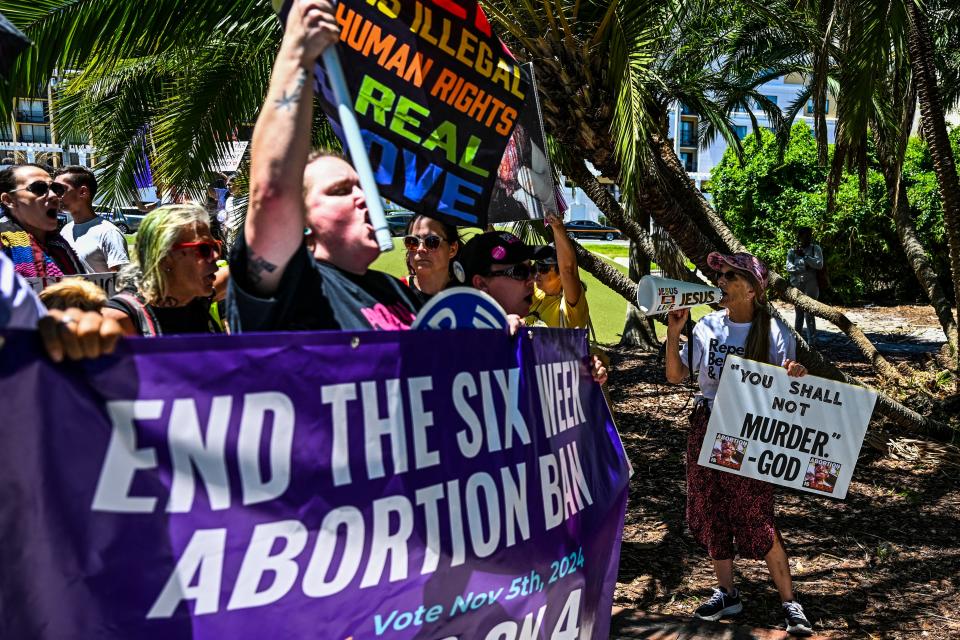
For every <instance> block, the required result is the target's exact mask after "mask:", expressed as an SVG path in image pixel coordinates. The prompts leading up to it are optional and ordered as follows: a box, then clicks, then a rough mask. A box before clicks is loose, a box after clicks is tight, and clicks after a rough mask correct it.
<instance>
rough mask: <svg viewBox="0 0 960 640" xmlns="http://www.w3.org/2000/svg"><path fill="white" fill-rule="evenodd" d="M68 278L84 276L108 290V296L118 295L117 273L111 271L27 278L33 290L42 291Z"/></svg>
mask: <svg viewBox="0 0 960 640" xmlns="http://www.w3.org/2000/svg"><path fill="white" fill-rule="evenodd" d="M66 278H83V279H84V280H88V281H90V282H92V283H93V284H95V285H97V286H98V287H100V288H101V289H103V290H104V292H106V294H107V297H108V298H112V297H113V296H115V295H117V274H116V273H113V272H110V273H84V274H80V275H75V276H61V277H57V278H26V281H27V282H28V283H29V284H30V286H31V287H33V290H34V291H36V292H37V293H40V292H41V291H43V290H44V289H46V288H47V287H49V286H50V285H52V284H56V283H58V282H60V281H61V280H64V279H66Z"/></svg>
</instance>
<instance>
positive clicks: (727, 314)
mask: <svg viewBox="0 0 960 640" xmlns="http://www.w3.org/2000/svg"><path fill="white" fill-rule="evenodd" d="M707 264H708V265H709V266H710V268H711V269H713V270H714V271H715V272H716V280H717V286H718V287H720V290H721V291H722V292H723V294H722V296H721V297H720V302H719V305H720V307H721V309H720V310H719V311H715V312H713V313H711V314H709V315H706V316H704V317H703V318H701V319H700V321H699V322H698V323H697V324H696V326H695V327H694V329H693V336H692V340H691V341H690V343H688V344H684V346H683V349H681V348H680V332H681V330H682V329H683V326H684V325H685V324H686V322H687V316H688V313H689V311H688V310H687V309H682V310H678V311H672V312H670V318H669V323H668V328H667V349H666V367H667V380H669V381H670V382H673V383H677V382H681V381H683V380H684V378H686V377H687V376H689V375H690V373H691V371H690V369H689V368H688V367H687V366H686V365H685V364H684V363H685V362H688V361H689V362H690V363H691V365H692V369H693V371H694V372H695V373H697V381H698V383H699V386H700V395H698V397H697V401H696V403H695V405H694V410H693V413H692V414H691V416H690V432H689V435H688V439H687V524H688V525H689V526H690V530H691V532H692V533H693V535H694V537H695V538H696V539H697V541H698V542H700V543H701V544H702V545H703V546H705V547H706V549H707V552H708V554H709V555H710V558H711V560H712V561H713V568H714V572H715V573H716V575H717V582H718V583H719V586H718V588H716V589H714V593H713V596H712V597H711V598H710V599H709V600H707V602H705V603H703V604H702V605H700V607H698V608H697V610H696V612H695V613H694V615H695V616H696V617H698V618H704V619H707V620H719V619H720V618H723V617H725V616H732V615H736V614H738V613H740V612H741V611H742V610H743V605H742V604H741V601H740V593H739V592H738V590H737V589H736V588H734V586H733V558H734V556H735V555H737V554H739V555H740V556H741V557H743V558H752V559H761V558H762V559H764V560H765V561H766V563H767V568H768V569H769V570H770V576H771V578H772V579H773V582H774V584H775V585H776V587H777V591H778V592H779V594H780V599H781V601H782V608H783V617H784V619H785V622H786V627H787V631H788V632H789V633H791V634H793V635H810V634H811V633H812V632H813V629H812V626H811V624H810V622H809V621H808V620H807V618H806V615H805V614H804V612H803V607H801V606H800V603H798V602H797V601H796V600H795V598H794V593H793V581H792V579H791V576H790V565H789V563H788V561H787V553H786V551H785V550H784V547H783V539H782V538H781V536H780V531H779V530H778V529H777V527H776V524H775V523H774V486H773V485H772V484H769V483H766V482H760V481H759V480H753V479H751V478H745V477H743V476H739V475H734V474H730V473H724V472H722V471H718V470H714V469H708V468H706V467H702V466H700V465H698V464H697V458H698V457H699V454H700V446H701V443H702V442H703V438H704V436H705V434H706V430H707V423H708V422H709V420H710V411H711V409H712V407H713V399H714V398H715V397H716V394H717V388H718V387H719V385H720V374H721V373H722V371H723V365H724V362H725V361H726V356H727V354H728V353H733V354H735V355H738V356H741V357H744V358H748V359H750V360H755V361H758V362H765V363H768V364H773V365H778V366H783V367H785V368H786V369H787V374H788V375H791V376H803V375H805V374H806V372H807V370H806V368H805V367H804V366H803V365H802V364H800V363H799V362H796V361H795V358H796V349H797V345H796V340H795V338H794V337H793V334H791V333H790V330H789V328H788V327H787V326H786V325H785V324H783V323H782V322H781V321H780V320H779V319H774V318H772V317H771V315H770V312H769V309H768V306H767V297H766V288H767V273H768V272H767V267H766V265H764V264H763V263H762V262H761V261H760V260H758V259H757V258H756V257H754V256H752V255H750V254H749V253H735V254H733V255H723V254H720V253H711V254H710V255H709V256H708V257H707ZM691 349H692V352H689V350H691ZM688 355H689V356H690V359H689V360H688ZM734 543H736V546H734Z"/></svg>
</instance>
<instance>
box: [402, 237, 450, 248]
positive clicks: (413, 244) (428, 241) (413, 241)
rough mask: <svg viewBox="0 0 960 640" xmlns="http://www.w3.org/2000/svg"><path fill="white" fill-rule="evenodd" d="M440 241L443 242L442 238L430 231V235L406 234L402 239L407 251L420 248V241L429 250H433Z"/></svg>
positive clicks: (438, 246) (437, 246) (438, 245)
mask: <svg viewBox="0 0 960 640" xmlns="http://www.w3.org/2000/svg"><path fill="white" fill-rule="evenodd" d="M441 242H443V238H441V237H440V236H438V235H436V234H434V233H431V234H430V235H428V236H424V237H422V238H420V237H418V236H406V237H405V238H404V239H403V246H405V247H406V248H407V251H416V250H417V249H419V248H420V243H423V246H425V247H426V248H427V249H429V250H430V251H433V250H434V249H439V248H440V243H441Z"/></svg>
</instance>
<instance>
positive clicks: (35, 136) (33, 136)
mask: <svg viewBox="0 0 960 640" xmlns="http://www.w3.org/2000/svg"><path fill="white" fill-rule="evenodd" d="M18 128H19V134H18V136H17V137H18V138H19V139H20V142H35V143H45V144H50V127H47V126H44V125H37V124H21V125H19V126H18Z"/></svg>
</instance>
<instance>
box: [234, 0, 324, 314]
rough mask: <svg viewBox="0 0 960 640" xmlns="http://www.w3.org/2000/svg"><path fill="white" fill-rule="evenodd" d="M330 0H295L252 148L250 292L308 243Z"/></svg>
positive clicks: (274, 278) (262, 290)
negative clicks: (318, 89)
mask: <svg viewBox="0 0 960 640" xmlns="http://www.w3.org/2000/svg"><path fill="white" fill-rule="evenodd" d="M338 34H339V28H338V27H337V23H336V19H335V16H334V7H333V4H332V3H331V2H330V0H294V1H293V4H292V6H291V7H290V13H289V15H288V16H287V24H286V32H285V33H284V36H283V41H282V42H281V44H280V51H279V52H278V54H277V59H276V62H274V65H273V75H272V76H271V78H270V88H269V89H268V90H267V98H266V101H265V102H264V104H263V108H262V109H261V111H260V116H259V117H258V118H257V125H256V127H255V128H254V131H253V141H252V145H251V150H250V207H249V210H248V211H247V219H246V222H245V225H244V234H245V237H246V245H247V252H248V255H247V273H246V277H247V282H248V285H249V287H250V288H251V293H255V294H258V295H264V296H267V295H271V294H273V293H274V292H275V291H276V290H277V287H278V286H279V284H280V278H281V277H282V276H283V271H284V269H285V268H286V266H287V264H288V263H289V262H290V258H291V257H292V256H293V254H294V252H295V251H298V250H299V249H300V247H301V246H302V244H303V229H304V226H305V221H304V218H305V215H304V204H303V170H304V168H305V167H306V163H307V156H308V155H309V153H310V138H311V135H310V133H311V131H310V128H311V124H312V118H313V83H314V76H313V65H314V62H315V61H316V59H317V58H318V57H319V56H320V54H321V53H322V52H323V50H324V49H325V48H326V47H328V46H330V45H331V44H333V43H334V42H336V41H337V37H338Z"/></svg>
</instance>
